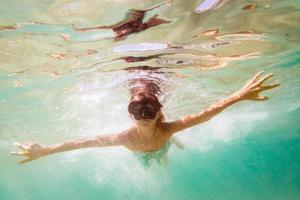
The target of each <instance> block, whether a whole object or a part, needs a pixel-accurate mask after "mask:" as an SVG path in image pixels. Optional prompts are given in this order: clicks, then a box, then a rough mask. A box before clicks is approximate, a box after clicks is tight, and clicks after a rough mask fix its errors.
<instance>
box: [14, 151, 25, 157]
mask: <svg viewBox="0 0 300 200" xmlns="http://www.w3.org/2000/svg"><path fill="white" fill-rule="evenodd" d="M28 153H29V152H27V151H11V152H10V154H11V155H15V156H25V155H28Z"/></svg>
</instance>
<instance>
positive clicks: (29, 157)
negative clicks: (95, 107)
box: [11, 72, 280, 163]
mask: <svg viewBox="0 0 300 200" xmlns="http://www.w3.org/2000/svg"><path fill="white" fill-rule="evenodd" d="M262 73H263V72H259V73H257V74H256V75H255V76H254V77H253V78H252V79H250V80H249V81H248V82H247V83H246V84H245V86H244V87H243V88H242V89H240V90H239V91H238V92H235V93H233V94H232V95H230V96H229V97H227V98H225V99H223V100H220V101H218V102H216V103H214V104H212V105H211V106H209V107H208V108H207V109H205V110H204V111H201V112H198V113H195V114H191V115H188V116H185V117H182V118H180V119H178V120H176V121H171V122H167V121H164V116H163V113H162V111H161V108H162V106H163V105H162V104H161V102H160V101H159V100H158V98H157V95H158V93H159V91H160V90H159V88H158V87H157V85H155V84H152V83H149V82H142V81H138V82H137V83H135V87H132V88H131V90H130V93H131V98H130V102H129V104H128V112H129V115H130V117H131V119H132V121H133V126H132V127H130V128H129V129H127V130H124V131H121V132H119V133H115V134H109V135H100V136H97V137H92V138H83V139H79V140H72V141H67V142H63V143H61V144H54V145H41V144H39V143H23V144H19V143H17V144H16V146H17V147H19V148H20V151H16V152H11V154H12V155H17V156H24V157H26V158H25V159H24V160H22V161H21V162H20V163H26V162H29V161H33V160H36V159H38V158H41V157H44V156H48V155H51V154H55V153H59V152H64V151H71V150H75V149H80V148H90V147H104V146H123V147H125V148H127V149H129V150H131V151H133V152H134V153H135V154H136V155H137V156H138V157H139V158H141V159H143V160H144V161H145V162H146V163H148V162H149V161H150V160H151V159H157V160H161V159H163V158H165V155H166V153H167V151H168V148H169V145H170V139H171V137H172V136H173V135H174V134H176V133H178V132H180V131H182V130H184V129H187V128H190V127H192V126H195V125H199V124H201V123H204V122H206V121H208V120H210V119H211V118H213V117H214V116H216V115H217V114H218V113H220V112H221V111H223V110H224V109H226V108H228V107H229V106H231V105H233V104H235V103H238V102H241V101H244V100H254V101H265V100H267V99H268V97H265V96H260V95H259V93H260V92H262V91H265V90H269V89H273V88H276V87H278V86H279V85H280V84H271V85H263V84H264V83H265V81H266V80H268V79H269V78H271V77H272V76H273V74H268V75H265V76H263V77H262Z"/></svg>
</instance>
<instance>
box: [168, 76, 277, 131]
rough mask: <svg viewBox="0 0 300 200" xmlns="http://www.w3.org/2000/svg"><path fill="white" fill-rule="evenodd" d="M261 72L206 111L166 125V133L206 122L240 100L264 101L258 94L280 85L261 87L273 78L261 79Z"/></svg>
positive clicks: (263, 97)
mask: <svg viewBox="0 0 300 200" xmlns="http://www.w3.org/2000/svg"><path fill="white" fill-rule="evenodd" d="M262 73H263V72H259V73H257V74H256V75H255V76H254V77H253V78H252V79H250V80H249V81H248V82H247V83H246V85H245V86H244V87H243V88H242V89H241V90H239V91H238V92H236V93H234V94H232V95H230V96H229V97H227V98H225V99H223V100H221V101H218V102H217V103H214V104H212V105H211V106H209V107H208V108H207V109H205V110H204V111H202V112H199V113H197V114H193V115H188V116H185V117H183V118H181V119H179V120H177V121H174V122H170V123H168V126H167V127H168V132H169V133H170V134H174V133H176V132H179V131H182V130H184V129H186V128H189V127H192V126H195V125H197V124H200V123H203V122H206V121H208V120H210V119H211V118H213V117H214V116H216V115H217V114H219V113H220V112H222V111H223V110H224V109H226V108H228V107H229V106H231V105H232V104H235V103H237V102H240V101H242V100H254V101H264V100H267V99H268V98H267V97H265V96H259V92H262V91H265V90H269V89H272V88H275V87H278V86H279V85H280V84H272V85H264V86H263V85H262V84H263V83H264V82H265V81H266V80H267V79H269V78H270V77H272V76H273V74H268V75H266V76H264V77H262V78H260V76H261V75H262Z"/></svg>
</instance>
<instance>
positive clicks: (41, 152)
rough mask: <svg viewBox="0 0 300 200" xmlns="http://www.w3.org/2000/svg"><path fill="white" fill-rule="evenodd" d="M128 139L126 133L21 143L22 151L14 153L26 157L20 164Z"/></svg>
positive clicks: (113, 144) (114, 144)
mask: <svg viewBox="0 0 300 200" xmlns="http://www.w3.org/2000/svg"><path fill="white" fill-rule="evenodd" d="M125 141H126V134H124V133H121V134H113V135H103V136H97V137H93V138H85V139H79V140H71V141H67V142H63V143H60V144H54V145H47V146H44V145H41V144H39V143H29V144H26V143H24V144H19V143H16V146H17V147H19V148H20V149H21V151H13V152H11V154H12V155H18V156H25V157H27V158H26V159H24V160H22V161H20V164H23V163H26V162H29V161H32V160H36V159H38V158H40V157H44V156H47V155H51V154H55V153H59V152H64V151H71V150H75V149H80V148H91V147H103V146H117V145H123V144H124V143H125Z"/></svg>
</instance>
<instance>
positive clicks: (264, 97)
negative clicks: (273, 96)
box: [252, 96, 269, 101]
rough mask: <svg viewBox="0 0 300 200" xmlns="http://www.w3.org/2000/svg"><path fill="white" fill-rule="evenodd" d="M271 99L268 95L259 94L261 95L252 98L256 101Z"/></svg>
mask: <svg viewBox="0 0 300 200" xmlns="http://www.w3.org/2000/svg"><path fill="white" fill-rule="evenodd" d="M268 99H269V97H266V96H259V97H255V98H254V99H252V100H254V101H265V100H268Z"/></svg>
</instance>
